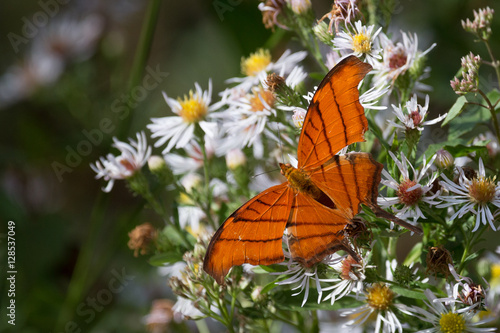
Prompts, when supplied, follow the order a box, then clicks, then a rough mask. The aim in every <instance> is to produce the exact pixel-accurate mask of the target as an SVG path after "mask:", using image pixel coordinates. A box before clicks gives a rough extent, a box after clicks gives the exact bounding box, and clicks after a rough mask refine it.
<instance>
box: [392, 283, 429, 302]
mask: <svg viewBox="0 0 500 333" xmlns="http://www.w3.org/2000/svg"><path fill="white" fill-rule="evenodd" d="M391 290H392V291H394V292H395V293H397V294H398V295H401V296H403V297H408V298H413V299H422V300H426V299H427V297H425V294H424V293H423V292H422V291H421V290H410V289H406V288H403V287H400V286H395V285H392V286H391Z"/></svg>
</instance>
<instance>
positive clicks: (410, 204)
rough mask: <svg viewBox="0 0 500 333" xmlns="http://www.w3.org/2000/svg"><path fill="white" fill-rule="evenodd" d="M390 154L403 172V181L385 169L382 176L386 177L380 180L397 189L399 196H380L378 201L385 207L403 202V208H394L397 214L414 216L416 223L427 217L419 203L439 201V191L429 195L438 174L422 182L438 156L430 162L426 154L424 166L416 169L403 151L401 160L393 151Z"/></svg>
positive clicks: (402, 217) (398, 215) (435, 202)
mask: <svg viewBox="0 0 500 333" xmlns="http://www.w3.org/2000/svg"><path fill="white" fill-rule="evenodd" d="M389 155H391V157H392V159H393V160H394V163H396V165H397V167H398V169H399V172H400V173H401V178H402V180H401V182H397V181H396V180H395V179H394V178H393V177H392V176H391V175H390V174H389V172H387V171H386V170H385V169H384V170H382V176H384V178H385V179H382V180H381V181H380V182H381V183H382V184H384V185H386V186H387V187H390V188H392V189H394V190H396V193H397V197H379V198H378V200H377V202H378V204H379V205H380V206H381V207H383V208H386V207H390V206H393V205H397V204H403V207H402V208H401V209H398V208H394V207H393V208H392V209H393V210H395V211H396V212H397V214H396V216H397V217H399V218H401V219H405V218H407V217H413V223H414V224H415V223H417V220H418V219H419V218H423V219H425V218H426V217H425V216H424V214H423V213H422V210H421V209H420V208H419V206H418V205H419V203H425V204H428V205H436V204H438V203H439V202H437V201H434V199H435V198H436V197H437V196H438V195H439V192H438V193H435V194H432V195H428V194H430V193H428V192H429V191H430V190H431V189H432V186H433V182H434V180H435V179H436V178H437V174H435V173H433V174H432V176H431V177H429V178H427V180H426V181H425V182H424V185H422V184H420V182H421V181H422V179H423V178H424V176H425V175H426V174H427V171H428V170H429V168H430V167H431V166H432V163H433V162H434V159H435V158H436V156H434V157H433V158H432V159H431V160H430V161H429V162H427V161H426V159H425V156H424V158H423V159H422V168H421V169H419V170H415V169H414V168H413V166H412V165H411V164H410V162H409V161H408V159H407V158H406V156H404V154H403V153H401V161H399V160H398V158H397V157H396V156H395V155H394V154H393V153H392V152H391V151H389ZM408 165H409V166H410V168H411V171H412V176H413V177H412V179H410V173H409V170H408ZM391 224H392V222H391Z"/></svg>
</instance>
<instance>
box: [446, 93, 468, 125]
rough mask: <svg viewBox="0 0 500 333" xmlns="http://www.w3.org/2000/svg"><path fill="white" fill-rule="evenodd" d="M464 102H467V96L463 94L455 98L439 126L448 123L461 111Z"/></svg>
mask: <svg viewBox="0 0 500 333" xmlns="http://www.w3.org/2000/svg"><path fill="white" fill-rule="evenodd" d="M465 104H467V98H465V96H460V97H459V98H457V100H456V102H455V104H453V106H452V107H451V109H450V111H449V112H448V115H447V116H446V118H445V119H444V121H443V123H442V124H441V127H443V126H445V125H446V124H448V123H449V122H450V121H452V120H453V119H455V117H456V116H458V115H459V114H460V113H462V111H463V109H464V107H465Z"/></svg>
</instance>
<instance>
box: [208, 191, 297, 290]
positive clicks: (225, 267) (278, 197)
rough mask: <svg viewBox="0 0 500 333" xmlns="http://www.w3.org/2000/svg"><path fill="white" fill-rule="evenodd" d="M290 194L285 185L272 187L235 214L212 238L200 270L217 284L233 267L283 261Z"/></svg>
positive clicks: (291, 197) (290, 204)
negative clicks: (283, 243)
mask: <svg viewBox="0 0 500 333" xmlns="http://www.w3.org/2000/svg"><path fill="white" fill-rule="evenodd" d="M292 201H293V192H292V190H291V189H290V188H289V187H288V186H287V183H283V184H281V185H277V186H273V187H271V188H269V189H267V190H265V191H264V192H262V193H260V194H259V195H257V196H255V197H254V198H253V199H251V200H249V201H248V202H247V203H245V204H244V205H243V206H241V207H240V208H239V209H238V210H236V211H235V212H234V213H233V214H232V215H231V216H230V217H229V218H228V219H227V220H226V221H225V222H224V224H222V225H221V227H220V228H219V229H218V230H217V232H216V233H215V235H214V236H213V237H212V240H211V241H210V244H209V246H208V249H207V254H206V256H205V261H204V263H203V268H204V270H205V271H206V272H207V273H209V274H210V275H211V276H213V277H214V278H215V280H216V281H217V282H218V283H219V284H221V283H222V282H223V280H224V277H225V276H226V274H227V273H228V271H229V269H230V268H231V267H233V266H236V265H241V264H244V263H249V264H252V265H270V264H274V263H278V262H282V261H283V260H284V255H283V249H282V237H283V232H284V230H285V226H286V224H287V222H288V219H289V215H290V211H291V206H292Z"/></svg>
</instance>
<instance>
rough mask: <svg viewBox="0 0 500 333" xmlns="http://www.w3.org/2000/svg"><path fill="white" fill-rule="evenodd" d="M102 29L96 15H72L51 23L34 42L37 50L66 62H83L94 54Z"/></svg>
mask: <svg viewBox="0 0 500 333" xmlns="http://www.w3.org/2000/svg"><path fill="white" fill-rule="evenodd" d="M103 29H104V20H103V18H102V17H100V16H99V15H97V14H93V15H88V16H85V17H82V18H80V17H77V16H75V15H73V14H71V15H66V16H62V17H61V18H58V19H56V20H53V21H51V24H49V25H48V26H47V28H46V29H43V30H41V31H40V36H39V38H37V39H35V40H34V42H35V44H36V47H37V48H40V50H41V49H43V50H44V52H49V53H52V54H54V56H58V57H61V58H62V59H64V60H66V61H68V60H84V59H87V58H88V57H89V56H91V55H92V54H93V53H94V50H95V47H96V45H97V42H98V39H99V37H100V36H101V34H102V32H103Z"/></svg>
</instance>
